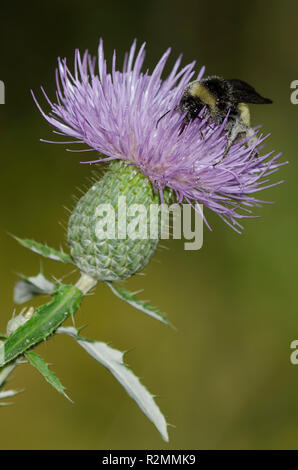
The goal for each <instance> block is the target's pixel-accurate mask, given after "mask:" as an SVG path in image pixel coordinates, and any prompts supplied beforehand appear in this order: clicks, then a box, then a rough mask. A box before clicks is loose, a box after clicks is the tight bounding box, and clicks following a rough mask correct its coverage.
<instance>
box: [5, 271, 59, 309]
mask: <svg viewBox="0 0 298 470" xmlns="http://www.w3.org/2000/svg"><path fill="white" fill-rule="evenodd" d="M55 287H56V286H55V284H54V283H53V282H51V281H49V280H48V279H46V278H45V277H44V275H43V274H42V273H39V274H38V275H37V276H31V277H27V278H26V277H25V278H24V279H22V280H21V281H18V282H17V283H16V285H15V286H14V291H13V300H14V302H15V303H16V304H22V303H24V302H27V301H28V300H31V299H33V297H35V296H36V295H39V294H49V295H51V294H53V293H54V290H55Z"/></svg>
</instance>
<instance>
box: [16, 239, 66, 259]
mask: <svg viewBox="0 0 298 470" xmlns="http://www.w3.org/2000/svg"><path fill="white" fill-rule="evenodd" d="M13 238H14V239H15V240H16V241H17V242H19V243H20V244H21V245H22V246H24V247H25V248H28V249H29V250H31V251H34V253H37V254H39V255H41V256H44V257H45V258H50V259H53V260H55V261H61V262H62V263H66V264H73V260H72V258H71V256H70V255H68V254H67V253H64V252H63V251H58V250H55V249H54V248H50V247H49V246H47V245H43V244H42V243H38V242H36V241H34V240H29V239H28V238H24V239H23V238H19V237H16V236H15V235H13Z"/></svg>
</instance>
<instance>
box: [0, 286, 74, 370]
mask: <svg viewBox="0 0 298 470" xmlns="http://www.w3.org/2000/svg"><path fill="white" fill-rule="evenodd" d="M82 297H83V292H82V291H81V290H79V289H77V288H76V287H75V286H71V285H65V284H61V286H59V288H58V289H57V290H56V292H55V295H54V298H53V299H52V300H51V302H49V303H47V304H45V305H42V306H40V307H39V308H37V309H36V311H35V312H34V314H33V315H32V317H31V318H30V319H29V320H27V321H26V322H25V323H24V324H23V325H21V326H19V327H18V328H17V329H16V330H15V331H14V332H13V333H12V334H11V335H9V337H8V338H7V340H6V341H5V342H4V343H3V344H2V345H0V367H1V366H3V365H5V364H6V363H8V362H10V361H11V360H12V359H14V358H16V357H18V356H19V355H20V354H24V352H25V351H27V350H28V349H30V348H31V347H32V346H34V345H35V344H37V343H39V342H40V341H44V340H45V339H46V338H47V337H48V336H50V335H51V334H52V333H53V332H54V331H55V330H56V329H57V328H58V326H60V325H61V323H63V322H64V321H65V320H66V318H68V317H69V316H71V315H73V314H74V312H75V311H76V310H77V309H78V307H79V306H80V303H81V300H82Z"/></svg>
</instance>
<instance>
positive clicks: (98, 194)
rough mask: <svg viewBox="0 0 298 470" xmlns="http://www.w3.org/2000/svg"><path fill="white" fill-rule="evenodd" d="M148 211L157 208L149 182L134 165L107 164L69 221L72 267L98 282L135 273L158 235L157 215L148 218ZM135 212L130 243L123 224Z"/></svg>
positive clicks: (155, 194)
mask: <svg viewBox="0 0 298 470" xmlns="http://www.w3.org/2000/svg"><path fill="white" fill-rule="evenodd" d="M163 197H164V202H167V201H168V200H169V197H170V192H169V191H168V190H166V191H164V194H163ZM121 201H125V202H124V204H125V205H124V206H122V204H121ZM152 205H155V209H156V208H158V207H160V194H159V193H158V192H155V191H154V188H153V186H152V184H151V182H150V180H149V179H148V178H147V177H146V176H145V175H144V174H143V173H142V172H141V171H140V170H139V169H138V168H136V167H135V166H134V165H128V164H126V163H125V162H123V161H114V162H113V163H111V164H110V167H109V169H108V170H107V171H106V173H105V174H104V176H103V177H102V178H101V179H100V180H99V181H98V182H97V183H95V184H94V185H93V186H92V187H91V188H90V189H89V191H87V193H86V194H85V195H84V196H83V197H82V198H81V199H80V200H79V202H78V204H77V206H76V207H75V209H74V211H73V213H72V215H71V217H70V220H69V225H68V243H69V246H70V250H71V255H72V258H73V260H74V262H75V264H76V265H77V266H78V267H79V268H80V270H81V271H83V272H85V273H87V274H88V275H89V276H92V277H93V278H94V279H98V280H101V281H120V280H123V279H127V278H129V277H130V276H132V275H133V274H135V273H137V272H139V271H141V270H142V269H143V268H144V267H145V266H146V264H147V263H148V262H149V260H150V258H151V256H152V255H153V254H154V252H155V250H156V248H157V245H158V241H159V238H160V235H161V230H162V220H161V217H160V214H157V216H156V210H155V211H154V214H153V211H151V207H153V206H152ZM140 210H141V212H142V214H141V217H137V222H136V218H135V219H134V226H135V228H136V225H139V227H138V235H137V236H133V237H132V236H131V233H129V223H132V220H131V217H133V216H134V215H136V213H137V212H138V211H140ZM103 216H104V222H105V226H106V228H107V230H106V231H105V233H103V231H102V222H103ZM144 216H145V218H144ZM135 233H136V232H135ZM152 234H153V236H152Z"/></svg>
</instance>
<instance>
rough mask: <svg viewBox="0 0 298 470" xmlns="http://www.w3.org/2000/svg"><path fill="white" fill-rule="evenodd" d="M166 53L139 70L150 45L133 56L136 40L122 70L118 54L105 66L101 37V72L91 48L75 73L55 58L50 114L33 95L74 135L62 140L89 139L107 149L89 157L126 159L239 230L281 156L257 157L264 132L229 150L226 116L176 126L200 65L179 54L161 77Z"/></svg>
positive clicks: (54, 120)
mask: <svg viewBox="0 0 298 470" xmlns="http://www.w3.org/2000/svg"><path fill="white" fill-rule="evenodd" d="M169 54H170V49H168V50H167V51H166V52H165V53H164V55H163V56H162V57H161V59H160V61H159V62H158V64H157V65H156V67H155V69H154V70H153V72H152V73H151V74H149V72H148V70H147V71H146V72H145V73H144V72H141V69H142V66H143V62H144V58H145V44H143V45H142V46H141V48H140V50H139V51H138V53H137V55H136V41H134V43H133V44H132V47H131V49H130V51H129V53H127V54H126V55H125V60H124V65H123V69H122V71H119V70H117V69H116V52H114V55H113V60H112V70H111V72H108V71H107V64H106V61H105V59H104V51H103V42H102V40H100V43H99V51H98V74H97V71H96V59H95V58H92V57H91V56H90V55H89V54H88V51H86V52H85V53H84V55H83V57H81V55H80V53H79V51H78V50H77V51H76V53H75V69H74V74H73V75H72V74H71V72H70V71H69V69H68V67H67V65H66V59H63V60H61V59H58V69H57V71H56V82H57V93H56V99H57V102H56V103H53V102H51V101H50V99H49V98H48V97H47V95H46V93H45V92H44V90H43V89H42V91H43V93H44V95H45V97H46V99H47V101H48V103H49V105H50V107H51V112H50V113H49V114H46V113H45V112H44V111H43V110H42V109H41V107H40V105H39V104H38V102H37V100H36V99H35V97H34V95H33V97H34V99H35V102H36V104H37V106H38V108H39V109H40V111H41V113H42V115H43V116H44V117H45V119H46V120H47V121H48V122H49V123H50V124H51V125H52V126H54V128H56V129H57V130H58V133H59V134H62V135H67V136H70V137H73V138H74V139H76V140H75V141H74V142H65V143H77V142H79V143H85V144H87V145H88V146H89V147H90V148H89V149H88V150H85V151H90V150H95V151H97V152H99V153H100V154H103V155H101V156H99V157H98V159H96V160H93V161H92V162H86V163H96V162H101V161H107V160H113V159H122V160H125V161H127V162H129V163H132V164H134V165H136V166H137V167H138V168H139V169H140V170H141V171H142V172H143V173H144V174H145V175H147V176H148V178H149V179H150V181H151V182H152V184H153V186H154V188H155V189H156V190H158V191H160V193H161V195H162V189H163V188H164V187H166V186H167V187H169V188H172V189H173V190H174V191H175V193H176V196H177V199H178V201H179V202H182V201H187V202H188V203H190V204H192V205H195V204H196V203H201V204H204V205H205V206H206V207H208V208H209V209H211V210H213V211H214V212H216V213H217V214H218V215H219V216H220V217H221V218H223V219H224V220H225V222H227V223H228V224H229V225H231V226H232V227H233V228H234V229H235V230H237V229H241V228H242V226H241V225H240V223H239V221H238V219H240V218H243V217H251V215H249V214H250V213H251V211H250V209H249V208H250V207H253V206H256V205H258V204H259V203H261V202H263V201H259V200H257V199H255V198H254V197H253V196H252V194H253V193H254V192H257V191H260V190H262V189H265V188H268V187H271V186H273V185H274V184H278V183H273V184H272V183H270V180H269V179H268V176H269V175H270V174H271V173H273V172H275V171H277V169H278V168H279V167H280V166H281V165H282V163H276V161H277V159H278V158H279V157H280V154H278V155H273V152H270V153H267V154H265V155H263V156H259V155H260V150H261V149H262V143H263V141H264V140H265V139H266V138H267V136H266V137H263V136H262V135H260V136H259V137H258V140H257V142H256V144H254V145H248V144H247V145H243V142H242V143H241V142H240V143H234V144H232V145H231V147H230V149H229V152H228V154H227V155H225V149H226V145H227V138H228V133H227V131H226V130H225V129H224V125H225V122H224V123H223V124H221V125H215V124H214V123H212V126H211V125H210V122H208V119H195V120H194V121H193V122H191V123H190V124H189V125H187V126H186V127H185V129H184V130H183V132H182V133H181V132H179V131H180V129H181V126H182V124H183V119H184V116H183V115H182V114H181V113H180V112H179V111H177V110H175V107H177V105H178V103H179V101H180V99H181V95H182V93H183V90H184V88H185V86H186V85H187V84H188V83H189V82H190V80H191V78H192V77H193V75H194V71H193V67H194V64H195V63H194V62H193V63H191V64H189V65H186V66H185V67H184V68H182V69H179V68H180V63H181V56H180V57H179V58H178V60H177V61H176V63H175V65H174V67H173V69H172V71H171V73H170V75H169V76H168V77H167V78H166V79H164V80H163V79H162V78H161V75H162V72H163V70H164V67H165V64H166V61H167V59H168V56H169ZM203 73H204V68H202V69H201V71H200V73H199V75H198V76H197V77H196V78H195V79H196V80H200V79H201V78H202V76H203ZM168 110H171V112H170V113H168V114H167V115H166V116H164V117H163V119H161V120H160V121H159V123H158V125H157V122H158V120H159V119H160V118H161V117H162V116H163V115H164V114H165V112H166V111H168ZM224 155H225V156H224ZM223 157H224V158H223ZM237 231H238V230H237Z"/></svg>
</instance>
